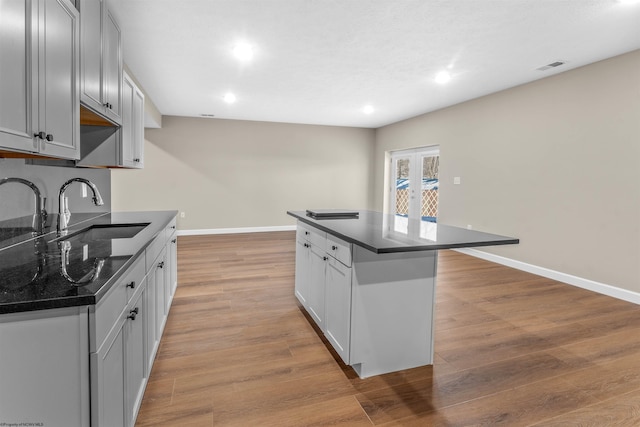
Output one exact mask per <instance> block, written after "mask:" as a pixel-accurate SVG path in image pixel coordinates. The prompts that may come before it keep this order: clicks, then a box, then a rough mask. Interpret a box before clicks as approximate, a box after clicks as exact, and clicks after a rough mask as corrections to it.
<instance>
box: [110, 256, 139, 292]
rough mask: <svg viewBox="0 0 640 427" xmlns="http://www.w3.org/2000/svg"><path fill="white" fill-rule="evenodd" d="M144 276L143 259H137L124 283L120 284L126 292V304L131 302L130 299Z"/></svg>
mask: <svg viewBox="0 0 640 427" xmlns="http://www.w3.org/2000/svg"><path fill="white" fill-rule="evenodd" d="M144 275H145V262H144V257H139V258H138V260H137V261H136V262H135V263H134V264H133V266H132V267H131V270H130V273H128V274H127V277H126V281H124V282H122V283H123V285H124V287H125V288H126V290H127V302H129V301H131V297H132V296H133V294H134V293H136V291H137V290H138V288H140V286H142V284H143V281H144ZM116 286H117V285H116Z"/></svg>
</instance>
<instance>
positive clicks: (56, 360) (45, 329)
mask: <svg viewBox="0 0 640 427" xmlns="http://www.w3.org/2000/svg"><path fill="white" fill-rule="evenodd" d="M14 3H17V2H14ZM87 330H88V315H87V307H86V306H85V307H69V308H59V309H51V310H42V311H35V312H27V313H15V314H3V315H2V316H0V382H1V384H2V386H1V387H0V423H3V422H6V423H7V425H10V424H12V423H15V424H14V425H19V424H20V423H25V424H24V425H28V424H27V423H39V422H41V423H43V424H44V425H46V426H52V427H53V426H87V425H90V410H89V396H90V392H89V387H90V381H89V358H88V357H87V355H88V354H89V335H88V334H87ZM25 337H29V338H28V339H25Z"/></svg>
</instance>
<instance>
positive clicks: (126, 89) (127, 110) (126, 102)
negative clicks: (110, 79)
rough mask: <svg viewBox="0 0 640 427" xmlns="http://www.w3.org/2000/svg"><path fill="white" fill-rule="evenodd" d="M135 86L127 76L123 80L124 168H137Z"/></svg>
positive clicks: (122, 144) (122, 135)
mask: <svg viewBox="0 0 640 427" xmlns="http://www.w3.org/2000/svg"><path fill="white" fill-rule="evenodd" d="M134 91H135V84H134V83H133V81H131V79H130V78H129V76H127V74H124V77H123V79H122V129H121V131H120V132H121V137H122V141H121V153H122V154H121V156H122V159H121V161H122V166H125V167H129V168H132V167H135V166H136V164H135V162H134V157H135V154H134V144H135V143H134V132H135V130H134V128H135V127H134V117H133V93H134Z"/></svg>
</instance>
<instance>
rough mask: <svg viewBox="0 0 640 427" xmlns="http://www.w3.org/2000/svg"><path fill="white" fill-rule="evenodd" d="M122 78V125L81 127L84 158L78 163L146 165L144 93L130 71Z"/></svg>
mask: <svg viewBox="0 0 640 427" xmlns="http://www.w3.org/2000/svg"><path fill="white" fill-rule="evenodd" d="M122 81H123V84H122V126H121V128H120V129H117V128H115V127H113V126H89V125H83V126H81V127H80V133H81V135H82V150H81V151H82V153H81V154H82V158H81V159H80V160H79V161H78V162H77V165H78V166H100V167H124V168H135V169H139V168H142V167H143V166H144V159H143V155H144V153H143V150H144V94H143V93H142V91H141V90H140V89H139V88H138V87H137V86H136V84H135V83H134V81H133V79H131V77H129V76H128V75H127V73H123V79H122Z"/></svg>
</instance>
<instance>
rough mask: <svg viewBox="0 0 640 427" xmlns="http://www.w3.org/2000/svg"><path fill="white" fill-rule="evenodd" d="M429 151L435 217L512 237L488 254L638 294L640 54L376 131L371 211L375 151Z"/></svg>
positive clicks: (378, 163)
mask: <svg viewBox="0 0 640 427" xmlns="http://www.w3.org/2000/svg"><path fill="white" fill-rule="evenodd" d="M433 144H440V147H441V159H440V161H441V163H440V179H441V184H440V212H439V221H440V222H442V223H446V224H451V225H457V226H462V227H466V226H467V224H471V225H472V226H473V228H474V229H478V230H483V231H488V232H494V233H499V234H506V235H511V236H516V237H519V238H520V239H521V243H520V245H518V246H504V247H495V248H491V249H486V250H487V252H492V253H495V254H499V255H502V256H505V257H508V258H511V259H515V260H519V261H522V262H526V263H530V264H534V265H537V266H541V267H546V268H550V269H552V270H557V271H560V272H564V273H567V274H572V275H576V276H579V277H582V278H586V279H590V280H595V281H598V282H603V283H606V284H609V285H613V286H616V287H620V288H623V289H627V290H631V291H634V292H640V228H639V223H640V51H635V52H632V53H629V54H626V55H622V56H619V57H616V58H612V59H609V60H606V61H602V62H598V63H595V64H592V65H588V66H585V67H582V68H578V69H575V70H572V71H567V72H565V73H562V74H558V75H556V76H553V77H549V78H546V79H543V80H538V81H536V82H533V83H530V84H527V85H523V86H519V87H516V88H513V89H510V90H506V91H503V92H500V93H496V94H493V95H489V96H486V97H483V98H479V99H476V100H473V101H469V102H466V103H463V104H459V105H456V106H453V107H450V108H447V109H444V110H440V111H437V112H433V113H429V114H425V115H422V116H419V117H416V118H413V119H410V120H407V121H404V122H400V123H395V124H393V125H390V126H386V127H384V128H381V129H378V130H377V136H376V152H375V166H374V171H375V174H376V175H375V179H374V182H373V187H374V188H375V189H376V190H375V193H374V206H375V208H376V209H382V208H383V203H384V202H383V190H382V188H383V182H384V177H383V170H384V158H385V153H386V152H388V151H389V150H395V149H402V148H409V147H417V146H424V145H433ZM455 176H459V177H461V184H460V185H453V178H454V177H455Z"/></svg>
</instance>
